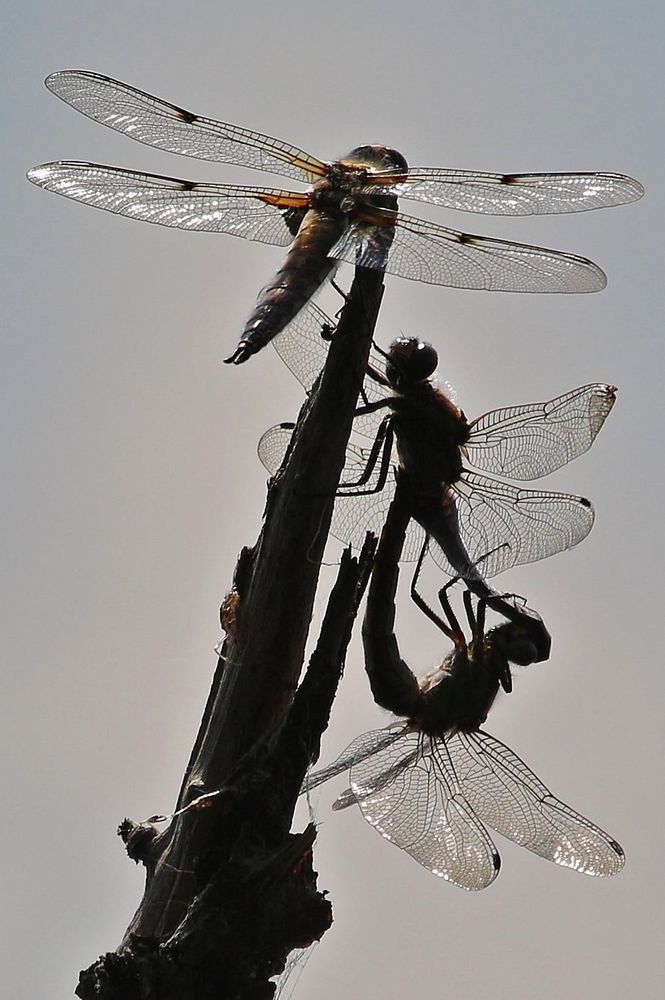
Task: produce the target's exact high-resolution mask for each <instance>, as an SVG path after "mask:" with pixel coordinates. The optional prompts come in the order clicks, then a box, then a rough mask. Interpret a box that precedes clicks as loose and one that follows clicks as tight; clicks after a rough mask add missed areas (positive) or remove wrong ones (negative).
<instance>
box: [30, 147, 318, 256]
mask: <svg viewBox="0 0 665 1000" xmlns="http://www.w3.org/2000/svg"><path fill="white" fill-rule="evenodd" d="M27 176H28V180H30V181H32V183H33V184H36V185H37V186H38V187H41V188H44V189H45V190H46V191H53V192H55V194H61V195H64V196H65V197H67V198H72V199H73V200H74V201H80V202H83V204H85V205H91V206H92V207H93V208H101V209H104V211H106V212H113V213H114V214H115V215H124V216H126V217H127V218H129V219H139V220H140V221H141V222H152V223H156V224H157V225H160V226H173V227H175V228H177V229H188V230H191V231H193V232H207V233H229V234H231V235H232V236H242V237H244V239H248V240H259V241H260V242H262V243H272V244H276V245H277V246H287V245H288V244H289V243H291V242H292V241H293V235H292V233H291V232H290V231H289V228H288V225H287V219H288V212H289V211H291V210H294V211H295V210H297V208H298V206H299V202H300V201H302V199H301V198H300V196H297V195H294V194H293V193H292V192H289V191H277V190H273V189H268V188H255V187H240V186H236V185H232V184H195V183H193V182H192V181H183V180H178V179H177V178H175V177H160V176H159V175H158V174H144V173H141V172H139V171H135V170H122V169H120V168H119V167H107V166H104V165H102V164H98V163H79V162H77V161H75V160H59V161H58V162H56V163H44V164H42V165H41V166H39V167H33V168H32V169H31V170H29V171H28V175H27ZM264 197H267V198H269V199H270V203H268V202H267V201H265V200H263V199H264Z"/></svg>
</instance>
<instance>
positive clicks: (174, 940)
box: [76, 269, 383, 1000]
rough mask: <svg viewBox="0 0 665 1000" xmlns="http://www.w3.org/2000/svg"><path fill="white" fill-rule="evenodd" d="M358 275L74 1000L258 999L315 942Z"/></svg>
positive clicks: (350, 606)
mask: <svg viewBox="0 0 665 1000" xmlns="http://www.w3.org/2000/svg"><path fill="white" fill-rule="evenodd" d="M382 290H383V286H382V275H381V274H380V273H379V272H373V271H367V270H365V269H358V270H357V272H356V277H355V280H354V283H353V286H352V289H351V293H350V295H349V297H348V300H347V303H346V305H345V307H344V309H343V312H342V315H341V318H340V323H339V326H338V330H337V333H336V334H335V336H334V338H333V341H332V343H331V347H330V351H329V356H328V361H327V363H326V366H325V369H324V372H323V373H322V376H321V377H320V379H319V381H318V382H317V385H316V386H315V389H314V390H313V391H312V393H311V395H310V397H309V399H308V400H307V401H306V403H305V405H304V406H303V409H302V411H301V414H300V417H299V420H298V424H297V426H296V430H295V432H294V436H293V444H292V447H291V449H290V453H289V456H288V461H287V462H286V463H285V466H284V468H283V469H282V470H280V473H279V474H278V476H276V477H275V479H274V481H273V482H272V484H271V486H270V490H269V494H268V501H267V504H266V512H265V521H264V527H263V530H262V532H261V535H260V537H259V539H258V542H257V544H256V545H255V546H254V548H253V549H246V550H243V553H242V555H241V558H240V560H239V562H238V566H237V567H236V573H235V577H234V589H233V592H232V597H231V599H230V600H228V601H227V602H225V606H224V621H225V624H226V625H227V627H228V632H227V637H226V640H225V642H224V645H223V647H222V651H221V655H220V658H219V662H218V666H217V670H216V673H215V677H214V680H213V684H212V689H211V692H210V695H209V698H208V702H207V705H206V708H205V711H204V715H203V719H202V722H201V726H200V729H199V733H198V736H197V738H196V741H195V744H194V748H193V751H192V755H191V757H190V761H189V764H188V767H187V769H186V772H185V778H184V780H183V785H182V788H181V791H180V795H179V799H178V803H177V809H183V808H184V807H186V806H188V805H189V804H190V803H192V802H193V801H194V800H195V799H197V798H198V797H200V796H201V795H206V794H207V793H211V792H216V793H217V794H215V795H210V796H209V797H208V798H207V799H206V800H205V802H206V803H207V805H208V808H205V809H192V810H190V811H186V812H184V813H183V814H181V815H179V816H177V817H176V818H175V819H174V820H173V821H172V822H171V824H170V826H169V828H168V829H167V830H166V831H165V832H163V833H158V832H157V830H156V828H154V827H151V826H146V825H140V826H136V825H133V824H131V823H129V822H128V821H127V822H126V823H125V824H123V827H122V828H121V831H120V832H121V834H122V836H123V839H125V841H126V843H127V849H128V853H129V854H130V856H131V857H133V858H134V859H135V860H138V861H141V862H142V863H143V864H144V865H145V868H146V887H145V893H144V897H143V900H142V902H141V905H140V906H139V908H138V910H137V912H136V914H135V916H134V918H133V920H132V921H131V923H130V926H129V927H128V929H127V931H126V933H125V936H124V939H123V941H122V944H121V946H120V948H119V949H118V951H117V952H113V953H110V954H108V955H105V956H102V958H101V959H99V960H98V961H97V962H96V963H95V964H94V965H93V966H92V967H91V968H90V969H88V970H87V971H85V972H83V973H82V974H81V978H80V981H79V986H78V988H77V991H76V992H77V995H78V996H79V997H81V998H82V1000H88V998H92V997H95V998H102V1000H147V998H148V997H150V998H155V1000H176V998H178V1000H187V998H192V1000H194V998H196V1000H205V998H207V997H210V998H212V997H215V998H216V1000H219V998H227V997H228V998H229V1000H250V998H252V1000H262V998H264V997H265V998H269V997H271V996H272V992H273V985H272V984H271V983H269V982H268V978H269V977H270V976H273V975H275V974H276V973H278V972H280V971H281V969H282V968H283V965H284V962H285V960H286V957H287V955H288V952H289V951H290V950H291V949H292V948H294V947H304V946H306V945H307V944H309V943H311V942H312V941H313V940H315V939H317V938H318V937H320V936H321V934H322V933H323V932H324V931H325V930H326V928H327V926H328V925H329V923H330V920H331V910H330V904H329V903H328V901H327V900H326V899H325V896H324V895H323V894H321V893H320V892H318V891H317V889H316V873H315V872H314V870H313V867H312V855H311V846H312V843H313V840H314V829H313V828H312V827H308V828H307V829H306V830H305V831H304V832H303V833H301V834H291V833H289V830H290V826H291V820H292V815H293V810H294V807H295V802H296V799H297V795H298V791H299V788H300V785H301V783H302V779H303V776H304V773H305V771H306V769H307V767H308V765H309V763H310V762H311V760H312V759H313V758H315V757H316V756H317V755H318V745H319V741H320V736H321V733H322V732H323V731H324V729H325V728H326V725H327V721H328V716H329V712H330V706H331V704H332V700H333V698H334V695H335V691H336V687H337V681H338V679H339V675H340V673H341V670H342V668H343V663H344V658H345V654H346V648H347V645H348V641H349V638H350V635H351V628H352V624H353V620H354V618H355V615H356V612H357V608H358V603H359V601H360V597H361V595H362V592H363V590H364V586H365V584H366V580H367V576H368V571H369V566H370V563H371V557H372V552H373V550H372V547H371V543H369V542H368V544H367V546H366V547H365V549H364V550H363V555H362V558H361V560H360V561H357V560H355V559H351V558H350V556H349V554H348V553H347V554H346V555H345V558H344V559H343V561H342V565H341V567H340V572H339V575H338V579H337V583H336V584H335V586H334V588H333V590H332V592H331V595H330V600H329V604H328V610H327V612H326V616H325V619H324V622H323V625H322V629H321V633H320V637H319V641H318V644H317V648H316V650H315V652H314V654H313V656H312V659H311V662H310V665H309V668H308V670H307V673H306V675H305V678H304V680H303V682H302V684H301V685H300V688H298V692H297V694H296V696H295V698H294V692H295V690H296V686H297V683H298V678H299V677H300V674H301V671H302V664H303V657H304V649H305V642H306V639H307V634H308V629H309V625H310V620H311V615H312V608H313V603H314V597H315V593H316V588H317V583H318V575H319V568H320V563H321V558H322V555H323V549H324V546H325V542H326V539H327V535H328V529H329V525H330V518H331V515H332V507H333V503H334V495H335V492H336V489H337V485H338V483H339V479H340V475H341V470H342V467H343V464H344V455H345V448H346V443H347V440H348V437H349V433H350V430H351V425H352V421H353V412H354V409H355V405H356V400H357V397H358V393H359V391H360V387H361V385H362V380H363V377H364V373H365V371H366V365H367V356H368V352H369V347H370V343H371V339H372V335H373V330H374V326H375V323H376V317H377V314H378V308H379V305H380V301H381V295H382Z"/></svg>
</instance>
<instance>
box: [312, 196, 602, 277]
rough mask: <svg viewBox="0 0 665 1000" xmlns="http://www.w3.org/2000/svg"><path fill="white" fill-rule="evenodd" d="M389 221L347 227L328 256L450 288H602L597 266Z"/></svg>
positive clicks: (399, 218) (409, 221)
mask: <svg viewBox="0 0 665 1000" xmlns="http://www.w3.org/2000/svg"><path fill="white" fill-rule="evenodd" d="M394 218H395V223H396V224H393V225H384V226H368V225H359V224H356V225H354V226H351V227H349V229H348V230H347V231H346V232H345V234H344V235H343V236H342V237H341V239H340V240H338V242H337V243H336V244H335V246H334V247H333V249H332V250H331V256H332V257H336V258H337V259H339V260H345V261H347V262H348V263H350V264H355V265H361V266H363V267H373V268H377V269H381V268H383V267H385V270H386V271H388V272H389V273H390V274H398V275H400V277H402V278H410V279H411V280H413V281H424V282H426V283H427V284H432V285H448V286H450V287H452V288H476V289H483V290H485V291H493V292H597V291H599V290H600V289H601V288H604V287H605V285H606V283H607V279H606V277H605V275H604V273H603V272H602V271H601V269H600V268H599V267H598V266H597V264H594V263H593V262H592V261H590V260H587V259H586V258H584V257H577V256H575V255H574V254H568V253H563V252H562V251H559V250H547V249H545V248H544V247H536V246H529V245H528V244H524V243H510V242H508V241H505V240H495V239H490V238H489V237H485V236H471V235H469V234H467V233H461V232H458V231H457V230H455V229H447V228H445V227H444V226H437V225H436V224H435V223H433V222H426V221H425V220H424V219H415V218H412V217H411V216H408V215H402V214H401V213H397V214H396V216H395V217H394ZM389 229H390V230H392V232H391V233H390V234H387V235H386V238H385V239H384V240H381V239H377V237H376V235H375V234H376V231H377V230H379V231H381V230H386V231H387V230H389ZM372 234H374V235H372ZM388 236H390V238H388ZM386 255H387V262H386Z"/></svg>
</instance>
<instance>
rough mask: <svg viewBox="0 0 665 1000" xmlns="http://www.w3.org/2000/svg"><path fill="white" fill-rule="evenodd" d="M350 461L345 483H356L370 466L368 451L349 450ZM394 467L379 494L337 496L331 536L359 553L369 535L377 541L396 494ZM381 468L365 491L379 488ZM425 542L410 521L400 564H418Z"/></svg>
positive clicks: (423, 537)
mask: <svg viewBox="0 0 665 1000" xmlns="http://www.w3.org/2000/svg"><path fill="white" fill-rule="evenodd" d="M346 454H347V461H346V465H345V467H344V472H343V474H342V483H343V482H348V481H349V480H351V481H353V480H354V479H357V478H358V476H359V475H360V473H361V472H362V470H363V469H364V468H366V466H367V455H368V451H367V450H366V449H364V448H357V447H355V446H354V445H353V444H349V445H348V446H347V452H346ZM395 471H396V469H395V467H394V466H393V468H391V469H390V470H389V472H388V478H387V480H386V483H385V486H384V487H383V489H382V490H380V491H379V492H378V493H370V494H361V493H353V492H349V493H348V494H346V495H342V496H338V497H337V499H336V500H335V506H334V508H333V514H332V521H331V523H330V533H331V535H334V536H335V538H339V539H340V541H342V542H345V543H347V544H350V545H352V546H353V548H357V549H360V548H361V547H362V544H363V540H364V538H365V535H366V533H367V532H368V531H373V532H374V534H375V535H377V537H378V536H379V535H380V534H381V530H382V528H383V525H384V524H385V523H386V518H387V516H388V509H389V507H390V504H391V502H392V499H393V496H394V493H395ZM378 474H379V473H378V466H377V468H375V469H374V472H373V473H372V476H371V477H370V481H369V482H368V483H367V485H366V486H364V487H362V489H371V488H372V486H373V485H375V484H376V480H377V477H378ZM424 541H425V532H424V531H423V529H422V528H421V527H420V525H419V524H417V522H416V521H413V520H412V521H410V522H409V525H408V528H407V529H406V533H405V536H404V547H403V549H402V555H401V556H400V561H401V562H416V560H417V559H418V556H419V555H420V551H421V549H422V547H423V544H424Z"/></svg>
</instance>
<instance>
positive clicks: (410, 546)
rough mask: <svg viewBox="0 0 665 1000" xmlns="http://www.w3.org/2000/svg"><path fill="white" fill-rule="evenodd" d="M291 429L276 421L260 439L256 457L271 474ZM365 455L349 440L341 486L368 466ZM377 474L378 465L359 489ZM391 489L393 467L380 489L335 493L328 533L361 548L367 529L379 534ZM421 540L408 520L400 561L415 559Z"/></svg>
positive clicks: (420, 533)
mask: <svg viewBox="0 0 665 1000" xmlns="http://www.w3.org/2000/svg"><path fill="white" fill-rule="evenodd" d="M292 431H293V425H292V424H277V425H276V426H275V427H271V428H270V429H269V430H267V431H266V432H265V434H263V435H262V437H261V439H260V440H259V445H258V455H259V458H260V460H261V462H262V464H263V465H264V466H265V468H266V469H267V470H268V472H269V473H270V474H271V475H273V476H274V475H275V473H276V472H277V471H278V469H279V467H280V466H281V464H282V462H283V461H284V456H285V455H286V451H287V448H288V446H289V442H290V441H291V434H292ZM368 458H369V449H367V448H358V447H357V446H356V445H354V444H353V443H352V442H350V443H349V444H348V445H347V449H346V461H345V465H344V469H343V471H342V479H341V482H340V486H343V484H344V483H347V482H353V481H355V480H357V479H358V478H359V477H360V475H361V474H362V472H363V471H364V470H365V469H366V468H367V461H368ZM378 475H379V470H378V467H375V469H374V471H373V472H372V475H371V476H370V479H369V482H368V483H367V485H366V486H364V487H362V488H363V489H369V490H371V489H373V487H374V486H375V485H376V482H377V478H378ZM394 492H395V474H394V470H392V469H391V470H389V472H388V479H387V481H386V484H385V486H384V488H383V489H382V490H381V491H380V492H378V493H369V494H366V495H363V494H358V493H353V492H350V493H348V494H347V495H343V496H338V497H337V498H336V500H335V506H334V508H333V513H332V520H331V523H330V534H331V535H333V536H334V537H335V538H339V540H340V541H342V542H344V543H345V544H346V545H352V546H353V547H354V548H357V549H358V550H360V549H361V548H362V544H363V541H364V539H365V535H366V533H367V532H368V531H373V532H374V533H375V534H377V535H379V534H380V533H381V529H382V528H383V525H384V524H385V521H386V517H387V514H388V508H389V507H390V503H391V501H392V498H393V494H394ZM424 540H425V532H424V531H423V529H422V528H421V527H420V525H419V524H417V523H416V522H415V521H410V522H409V527H408V528H407V531H406V536H405V539H404V549H403V552H402V561H403V562H415V561H416V560H417V558H418V556H419V554H420V550H421V548H422V546H423V542H424Z"/></svg>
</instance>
